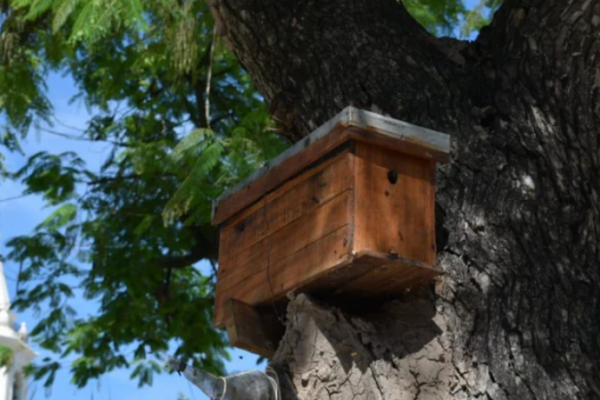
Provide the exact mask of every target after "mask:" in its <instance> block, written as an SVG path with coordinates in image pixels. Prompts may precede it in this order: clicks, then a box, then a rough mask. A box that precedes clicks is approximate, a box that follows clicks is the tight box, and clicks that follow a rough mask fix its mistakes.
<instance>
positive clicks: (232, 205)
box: [212, 126, 348, 225]
mask: <svg viewBox="0 0 600 400" xmlns="http://www.w3.org/2000/svg"><path fill="white" fill-rule="evenodd" d="M347 140H348V132H347V129H345V128H344V127H343V126H338V127H335V128H334V129H333V130H332V131H331V132H329V133H328V134H327V135H326V136H324V137H323V138H321V139H320V140H319V141H318V145H317V146H310V144H311V142H310V139H309V138H307V139H305V140H304V143H305V145H306V148H305V149H304V150H302V151H301V152H299V153H296V154H294V155H293V156H291V157H290V158H287V159H285V160H284V161H282V162H281V163H280V164H278V165H276V166H274V167H273V169H271V170H270V171H269V172H267V173H266V174H263V175H260V176H259V177H257V178H256V179H254V180H252V181H251V182H249V183H248V184H247V185H246V186H245V187H243V188H241V189H240V190H238V191H237V192H235V193H232V194H230V195H229V196H227V197H226V198H224V199H223V200H222V201H220V202H219V203H218V204H217V205H216V207H215V209H214V212H213V219H212V223H213V225H218V224H221V223H222V222H224V221H225V220H226V219H228V218H230V217H231V216H233V215H235V214H236V213H238V212H240V211H241V210H243V209H244V208H245V207H247V206H248V205H249V204H252V203H253V202H255V201H256V200H257V199H260V198H261V197H262V196H263V195H264V193H265V192H270V191H271V190H273V189H274V188H276V187H277V186H279V185H281V184H282V183H283V182H285V181H286V180H287V179H289V178H291V177H292V176H293V175H295V174H296V173H298V171H300V170H302V169H303V168H305V167H307V166H309V165H310V164H312V163H314V162H315V161H317V160H319V159H320V158H322V157H323V156H325V155H326V154H327V153H329V152H331V151H332V150H334V149H335V148H336V147H337V146H339V145H341V144H342V143H343V142H345V141H347Z"/></svg>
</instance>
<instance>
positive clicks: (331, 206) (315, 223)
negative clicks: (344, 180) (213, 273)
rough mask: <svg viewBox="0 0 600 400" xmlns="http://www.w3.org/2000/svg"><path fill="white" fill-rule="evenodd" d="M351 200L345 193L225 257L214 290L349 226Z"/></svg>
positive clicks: (350, 196) (225, 287)
mask: <svg viewBox="0 0 600 400" xmlns="http://www.w3.org/2000/svg"><path fill="white" fill-rule="evenodd" d="M351 199H352V193H351V191H349V190H347V191H344V192H342V193H340V194H339V195H337V196H336V197H334V198H333V199H330V200H329V201H327V202H326V203H323V204H321V205H320V206H319V207H317V208H314V209H312V210H311V211H310V212H308V213H307V214H305V215H304V217H303V218H299V219H296V220H294V221H293V222H292V223H290V224H288V225H286V226H284V227H283V228H281V229H279V230H278V231H276V232H274V233H273V234H272V235H270V236H269V237H268V238H263V239H262V240H261V241H259V242H258V243H255V244H253V245H252V246H250V247H248V248H246V249H244V250H242V251H241V252H239V253H238V254H236V255H235V256H233V257H224V258H223V260H222V261H221V262H220V264H219V269H218V271H217V274H218V275H217V276H218V282H217V289H218V290H227V289H229V287H231V286H233V285H235V284H237V283H238V282H240V281H242V280H244V279H246V278H247V277H248V276H250V275H252V274H254V273H256V272H258V271H261V270H263V269H265V268H266V266H267V261H269V262H270V264H271V265H276V264H277V263H278V262H280V261H281V260H283V259H284V258H285V257H287V256H289V255H290V254H292V253H294V252H296V251H298V250H300V249H302V248H304V247H306V246H307V245H308V244H310V243H313V242H316V241H317V240H319V239H320V238H322V237H324V236H326V235H327V234H329V233H331V232H334V231H335V230H337V229H338V228H340V227H342V226H344V225H346V224H348V222H349V219H350V214H351V206H350V205H351Z"/></svg>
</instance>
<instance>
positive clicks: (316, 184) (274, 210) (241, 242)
mask: <svg viewBox="0 0 600 400" xmlns="http://www.w3.org/2000/svg"><path fill="white" fill-rule="evenodd" d="M352 157H353V156H352V155H351V154H350V153H349V152H347V151H346V152H345V153H344V154H341V155H340V156H339V157H336V158H335V159H333V160H331V162H330V163H325V165H322V166H319V168H316V171H309V172H307V173H306V174H303V175H302V176H300V177H298V178H297V179H295V180H293V181H291V182H287V184H286V185H284V187H282V188H280V189H279V190H277V192H276V193H272V194H271V195H269V196H267V198H266V199H265V202H262V201H261V202H259V203H257V205H259V206H260V207H253V208H255V209H254V210H253V211H252V212H243V217H240V218H236V219H235V220H234V221H232V222H231V224H230V225H228V226H227V227H225V228H224V229H222V230H221V233H220V243H219V262H220V263H225V262H227V261H228V260H230V259H232V258H236V257H235V256H236V255H238V254H239V253H241V252H242V251H243V250H244V249H246V248H248V247H250V246H252V245H253V244H255V243H257V242H259V241H260V240H262V239H264V237H265V236H266V235H272V234H273V233H274V232H276V231H278V230H279V229H281V228H283V227H285V226H286V225H288V224H290V223H292V222H293V221H295V220H297V219H298V218H301V217H302V216H304V215H306V214H307V213H308V212H310V211H311V210H313V209H315V208H317V207H319V205H320V204H323V203H326V202H327V201H329V200H330V199H332V198H334V197H335V196H337V195H338V194H340V193H342V192H344V191H345V190H348V189H351V188H352V185H353V183H354V177H353V174H352V170H351V168H350V166H351V159H352ZM265 203H266V207H263V206H264V204H265ZM265 210H266V212H265ZM265 214H266V217H265ZM265 218H266V219H265ZM267 228H268V232H267ZM237 258H238V259H239V257H237ZM234 265H236V268H238V267H237V266H238V265H240V264H234Z"/></svg>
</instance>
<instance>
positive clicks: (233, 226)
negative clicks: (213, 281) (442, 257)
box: [213, 107, 450, 355]
mask: <svg viewBox="0 0 600 400" xmlns="http://www.w3.org/2000/svg"><path fill="white" fill-rule="evenodd" d="M449 139H450V138H449V136H448V135H445V134H442V133H439V132H435V131H431V130H428V129H424V128H420V127H417V126H414V125H410V124H407V123H404V122H401V121H397V120H393V119H391V118H386V117H383V116H380V115H378V114H374V113H371V112H367V111H363V110H359V109H356V108H353V107H349V108H346V109H344V110H343V111H342V112H341V113H340V114H338V115H337V116H336V117H334V118H333V119H331V120H330V121H329V122H327V123H326V124H324V125H323V126H321V127H320V128H318V129H317V130H316V131H314V132H313V133H312V134H311V135H309V136H308V137H306V138H304V139H303V140H302V141H300V142H298V143H296V145H294V146H293V147H291V148H290V149H288V150H287V151H286V152H284V153H283V154H281V155H280V156H279V157H277V158H276V159H274V160H272V161H271V162H269V163H268V164H267V165H265V166H264V167H263V168H262V169H260V170H259V171H257V172H256V173H255V174H254V175H252V176H251V177H249V178H248V179H247V180H246V181H244V182H242V183H240V184H239V185H237V186H236V187H234V188H232V189H231V190H230V191H228V192H227V193H225V194H224V195H223V196H221V197H220V198H219V199H218V200H217V201H216V202H215V205H214V209H213V224H216V225H219V226H220V244H219V269H218V280H217V288H216V300H215V316H214V325H215V326H216V327H217V328H226V327H227V328H228V331H229V335H230V338H231V336H236V338H231V339H232V342H233V344H234V345H235V346H238V347H243V348H246V349H249V350H251V351H254V352H256V353H259V354H263V355H268V353H269V352H268V351H263V350H264V349H261V346H260V345H257V346H251V345H249V344H248V343H242V342H249V341H252V340H250V339H248V340H241V339H240V338H239V336H240V335H243V334H242V333H240V332H239V331H240V329H241V330H244V329H245V330H246V333H245V334H248V335H253V334H262V333H260V332H258V331H259V330H260V329H258V328H257V327H258V325H259V324H260V321H263V323H264V317H262V316H260V315H259V314H256V315H253V316H249V315H246V316H245V317H239V316H237V317H236V314H239V313H242V314H249V313H250V314H252V313H253V311H252V310H253V309H258V308H260V306H270V305H271V303H277V302H280V301H282V300H284V299H285V297H286V294H287V293H288V292H289V291H291V290H302V291H308V292H313V293H322V294H327V295H330V296H334V297H335V296H337V295H339V296H346V297H347V296H351V297H356V298H365V297H378V296H390V295H395V294H400V293H403V292H405V291H407V290H409V289H411V288H413V287H415V286H418V285H422V284H424V283H427V282H429V281H431V279H432V278H434V277H435V276H436V275H437V274H438V273H439V272H440V270H439V268H438V267H437V266H436V248H435V215H434V212H435V168H436V162H446V161H447V160H448V149H449ZM236 307H237V308H236ZM234 317H236V318H238V319H239V318H242V319H243V318H246V319H247V320H248V321H254V322H249V323H250V324H251V325H252V326H247V327H246V328H243V327H242V328H240V327H239V326H238V327H237V328H236V327H235V326H234V325H235V321H233V320H232V319H234ZM248 321H247V322H248ZM257 321H258V322H257ZM238 325H239V324H238ZM236 329H237V330H238V332H235V330H236ZM257 332H258V333H257ZM267 336H268V334H267ZM271 346H272V347H276V344H273V343H272V344H271ZM262 347H264V346H262ZM267 347H268V346H267Z"/></svg>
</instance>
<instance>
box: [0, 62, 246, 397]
mask: <svg viewBox="0 0 600 400" xmlns="http://www.w3.org/2000/svg"><path fill="white" fill-rule="evenodd" d="M47 83H48V96H49V98H50V100H51V102H52V104H53V106H54V110H55V116H56V118H57V122H56V130H59V131H61V132H67V133H72V134H78V133H79V132H78V131H77V130H70V129H68V128H66V127H65V126H72V127H75V128H83V127H84V125H85V123H86V121H87V120H88V119H89V117H90V114H88V112H87V110H86V108H85V106H84V105H83V104H81V103H80V102H76V103H74V104H72V105H69V99H70V98H71V97H72V96H73V95H75V94H76V88H75V87H74V84H73V81H72V80H71V79H70V78H69V77H62V76H60V75H56V74H54V75H51V76H50V78H49V79H48V81H47ZM58 121H59V122H58ZM61 124H64V125H61ZM23 149H24V152H25V154H29V155H31V154H33V153H35V152H38V151H42V150H43V151H48V152H50V153H53V154H58V153H61V152H64V151H76V152H77V153H78V154H79V155H80V157H81V158H83V159H84V160H85V161H86V163H87V165H88V167H89V168H90V169H93V170H98V168H99V166H100V164H101V162H102V160H103V159H104V158H105V157H106V156H107V155H108V152H109V151H110V146H109V145H107V144H102V143H91V142H83V141H74V140H69V139H66V138H63V137H60V136H56V135H52V134H49V133H46V132H40V133H39V134H38V133H36V132H34V131H32V132H30V134H29V135H28V136H27V138H26V139H25V140H24V142H23ZM6 157H7V164H8V167H9V169H11V170H15V169H17V168H19V167H21V166H22V165H23V164H24V163H25V161H26V158H25V157H22V156H20V155H18V154H6ZM22 191H23V186H22V185H20V184H18V183H16V182H12V181H1V182H0V253H2V254H6V250H7V249H6V245H5V244H6V242H7V241H8V240H10V238H12V237H14V236H18V235H23V234H29V233H31V232H32V231H33V229H34V228H35V226H36V225H37V224H39V223H40V222H41V221H42V220H43V219H44V218H45V217H47V216H48V215H49V214H50V212H51V210H50V209H47V208H44V203H43V201H42V200H41V197H40V196H26V197H23V198H19V199H15V200H8V201H2V199H7V198H11V197H14V196H18V195H20V194H21V193H22ZM200 268H201V269H203V268H202V266H200ZM4 269H5V273H6V278H7V283H8V288H9V292H10V294H11V297H12V298H14V296H15V289H16V277H17V273H18V265H15V264H14V263H12V262H10V261H6V262H5V264H4ZM72 305H73V307H74V308H75V309H77V311H78V312H79V313H82V314H93V313H94V312H95V310H96V305H95V304H94V303H92V302H89V301H87V300H83V299H80V298H79V299H78V298H76V299H74V300H73V302H72ZM18 318H19V321H24V322H26V323H27V324H28V327H29V328H30V329H31V328H33V326H35V324H36V315H35V314H34V313H33V312H22V313H19V314H18ZM35 350H37V351H38V352H40V357H43V356H44V355H45V354H44V353H42V352H41V351H39V349H35ZM231 355H232V361H231V362H229V363H227V369H228V370H229V371H240V370H246V369H251V368H256V356H254V355H253V354H251V353H248V352H245V351H241V350H237V349H235V350H233V351H232V352H231ZM130 373H131V371H130V370H119V371H114V372H112V373H110V374H107V375H106V376H104V377H102V378H101V379H100V381H99V382H94V383H92V384H90V385H88V387H86V388H84V389H81V390H80V389H77V388H76V387H75V386H73V385H71V384H70V373H69V370H68V367H67V368H63V370H61V371H60V372H59V373H58V375H57V378H56V380H55V383H54V385H53V387H52V390H51V392H50V393H46V392H45V391H44V388H43V386H42V383H41V382H33V383H32V386H31V388H30V391H29V395H30V396H29V397H30V398H31V399H32V400H41V399H60V400H68V399H83V398H89V399H94V400H120V399H136V398H138V399H145V400H175V399H176V398H177V395H178V393H179V392H182V393H183V394H184V395H186V396H187V397H188V398H189V399H191V400H205V399H206V396H204V395H203V394H202V393H201V392H200V391H199V390H198V389H197V388H195V387H192V386H191V385H189V384H188V383H187V381H186V380H185V379H184V378H183V377H180V376H178V375H176V374H174V375H169V374H166V373H165V374H162V375H159V376H156V377H155V380H154V385H153V386H152V387H150V388H148V387H145V388H142V389H140V388H138V387H137V383H136V381H135V380H134V381H132V380H130V379H129V374H130ZM47 395H48V397H47Z"/></svg>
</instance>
